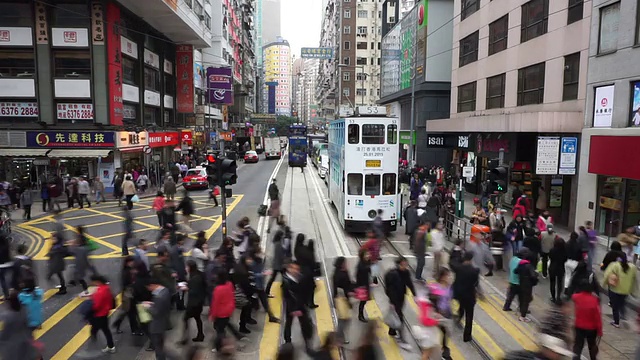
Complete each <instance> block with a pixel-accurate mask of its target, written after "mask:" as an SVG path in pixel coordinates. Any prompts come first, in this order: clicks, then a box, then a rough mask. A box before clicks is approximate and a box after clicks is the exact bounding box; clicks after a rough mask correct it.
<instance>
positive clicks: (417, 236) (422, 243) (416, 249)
mask: <svg viewBox="0 0 640 360" xmlns="http://www.w3.org/2000/svg"><path fill="white" fill-rule="evenodd" d="M430 230H431V224H430V223H429V222H428V221H426V220H425V219H421V220H420V225H419V226H418V228H417V229H416V231H415V232H414V235H413V253H414V255H415V256H416V262H417V265H416V280H418V281H424V279H423V278H422V271H423V269H424V263H425V256H427V242H428V237H429V231H430ZM434 266H435V265H434Z"/></svg>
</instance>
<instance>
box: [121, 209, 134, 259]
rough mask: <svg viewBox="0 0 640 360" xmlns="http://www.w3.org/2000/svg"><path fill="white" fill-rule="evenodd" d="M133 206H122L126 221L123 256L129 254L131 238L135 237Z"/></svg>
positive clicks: (124, 223)
mask: <svg viewBox="0 0 640 360" xmlns="http://www.w3.org/2000/svg"><path fill="white" fill-rule="evenodd" d="M130 210H131V208H130V207H128V206H125V207H123V208H122V215H123V217H124V221H123V222H122V224H123V226H124V235H123V236H122V256H129V240H131V239H132V238H133V215H132V214H131V211H130Z"/></svg>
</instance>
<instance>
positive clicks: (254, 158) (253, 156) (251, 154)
mask: <svg viewBox="0 0 640 360" xmlns="http://www.w3.org/2000/svg"><path fill="white" fill-rule="evenodd" d="M244 162H245V163H257V162H258V153H257V152H255V151H247V152H246V153H244Z"/></svg>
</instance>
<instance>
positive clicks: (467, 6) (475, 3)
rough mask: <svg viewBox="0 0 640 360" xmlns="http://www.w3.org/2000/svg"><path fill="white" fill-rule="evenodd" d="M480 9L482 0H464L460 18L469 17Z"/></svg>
mask: <svg viewBox="0 0 640 360" xmlns="http://www.w3.org/2000/svg"><path fill="white" fill-rule="evenodd" d="M478 10H480V0H462V9H461V10H460V20H464V19H466V18H468V17H469V16H470V15H471V14H473V13H474V12H476V11H478Z"/></svg>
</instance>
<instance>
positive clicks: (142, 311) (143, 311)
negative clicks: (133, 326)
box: [136, 304, 151, 324]
mask: <svg viewBox="0 0 640 360" xmlns="http://www.w3.org/2000/svg"><path fill="white" fill-rule="evenodd" d="M136 309H137V310H138V320H140V323H141V324H148V323H150V322H151V314H149V311H148V310H147V308H146V307H144V304H137V305H136Z"/></svg>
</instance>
